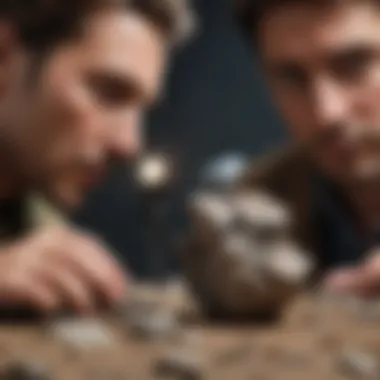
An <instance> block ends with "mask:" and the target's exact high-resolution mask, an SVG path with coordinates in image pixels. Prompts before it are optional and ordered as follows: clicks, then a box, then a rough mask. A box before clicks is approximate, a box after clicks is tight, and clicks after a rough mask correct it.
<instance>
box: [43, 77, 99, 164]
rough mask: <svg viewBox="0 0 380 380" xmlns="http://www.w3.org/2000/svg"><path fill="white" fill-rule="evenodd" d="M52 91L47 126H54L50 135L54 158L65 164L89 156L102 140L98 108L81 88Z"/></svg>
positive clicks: (49, 98) (69, 87)
mask: <svg viewBox="0 0 380 380" xmlns="http://www.w3.org/2000/svg"><path fill="white" fill-rule="evenodd" d="M52 90H53V91H52V92H51V96H49V97H48V98H47V108H48V111H47V115H48V117H47V119H48V120H47V124H48V125H50V127H52V126H53V128H49V129H50V130H51V133H48V136H49V139H50V142H51V143H50V147H51V149H50V154H51V159H52V160H53V161H63V160H68V159H71V158H72V157H74V156H75V157H76V156H79V155H83V154H86V153H85V152H87V151H89V150H90V149H91V147H92V146H93V145H94V142H95V141H97V140H99V134H100V128H99V127H98V125H99V123H98V120H99V118H98V115H97V111H96V109H93V107H92V105H91V102H90V99H89V97H88V95H87V94H86V93H85V91H84V90H83V89H81V88H80V87H79V86H73V85H70V84H64V83H63V84H62V86H60V87H58V88H56V89H55V90H54V88H52Z"/></svg>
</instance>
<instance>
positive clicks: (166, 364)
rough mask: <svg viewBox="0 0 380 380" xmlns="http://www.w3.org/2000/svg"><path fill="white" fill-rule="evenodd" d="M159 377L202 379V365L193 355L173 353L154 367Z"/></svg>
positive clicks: (189, 379)
mask: <svg viewBox="0 0 380 380" xmlns="http://www.w3.org/2000/svg"><path fill="white" fill-rule="evenodd" d="M153 372H154V376H155V377H157V378H159V379H160V378H164V379H173V380H201V379H202V378H203V371H202V366H201V364H200V363H199V361H197V360H196V359H195V358H194V357H192V356H191V355H184V354H183V353H182V354H181V353H172V354H169V355H167V356H165V357H163V358H161V359H159V360H158V361H157V363H156V364H155V366H154V369H153Z"/></svg>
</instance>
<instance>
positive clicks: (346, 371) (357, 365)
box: [338, 349, 379, 379]
mask: <svg viewBox="0 0 380 380" xmlns="http://www.w3.org/2000/svg"><path fill="white" fill-rule="evenodd" d="M338 368H339V370H340V372H341V373H342V374H343V375H345V376H347V377H349V378H351V379H377V378H378V376H379V364H378V362H377V360H376V358H375V357H373V356H372V355H369V354H368V353H365V352H362V351H359V350H353V349H350V350H346V351H344V352H343V353H342V354H341V356H340V357H339V361H338Z"/></svg>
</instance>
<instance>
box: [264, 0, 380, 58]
mask: <svg viewBox="0 0 380 380" xmlns="http://www.w3.org/2000/svg"><path fill="white" fill-rule="evenodd" d="M259 32H260V36H259V39H260V50H261V53H262V57H263V58H264V60H269V61H277V60H284V59H292V60H295V59H298V60H306V59H308V58H313V59H318V57H319V56H320V57H321V58H323V56H324V54H330V53H333V52H334V51H339V50H342V49H344V48H345V47H351V46H352V45H359V46H360V45H363V44H364V45H373V44H380V8H379V6H377V5H375V4H374V3H373V2H370V1H368V2H367V1H364V2H360V1H357V2H356V1H355V2H346V3H344V4H342V3H340V4H335V5H324V6H322V5H318V6H316V5H312V4H310V5H302V4H296V3H295V4H291V5H286V6H283V7H281V6H280V7H278V8H276V9H275V10H273V11H271V12H269V13H268V14H267V15H266V17H265V18H264V19H263V20H262V23H261V25H260V30H259Z"/></svg>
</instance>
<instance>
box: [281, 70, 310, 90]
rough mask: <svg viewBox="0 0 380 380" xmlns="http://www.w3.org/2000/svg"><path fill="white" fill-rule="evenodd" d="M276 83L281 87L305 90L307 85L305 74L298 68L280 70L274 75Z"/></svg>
mask: <svg viewBox="0 0 380 380" xmlns="http://www.w3.org/2000/svg"><path fill="white" fill-rule="evenodd" d="M275 78H276V81H277V82H278V83H280V84H281V85H283V86H286V87H293V88H305V87H307V85H308V76H307V74H306V73H305V72H304V71H303V70H300V69H298V68H292V67H287V68H282V69H280V70H278V71H277V72H276V74H275Z"/></svg>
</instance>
